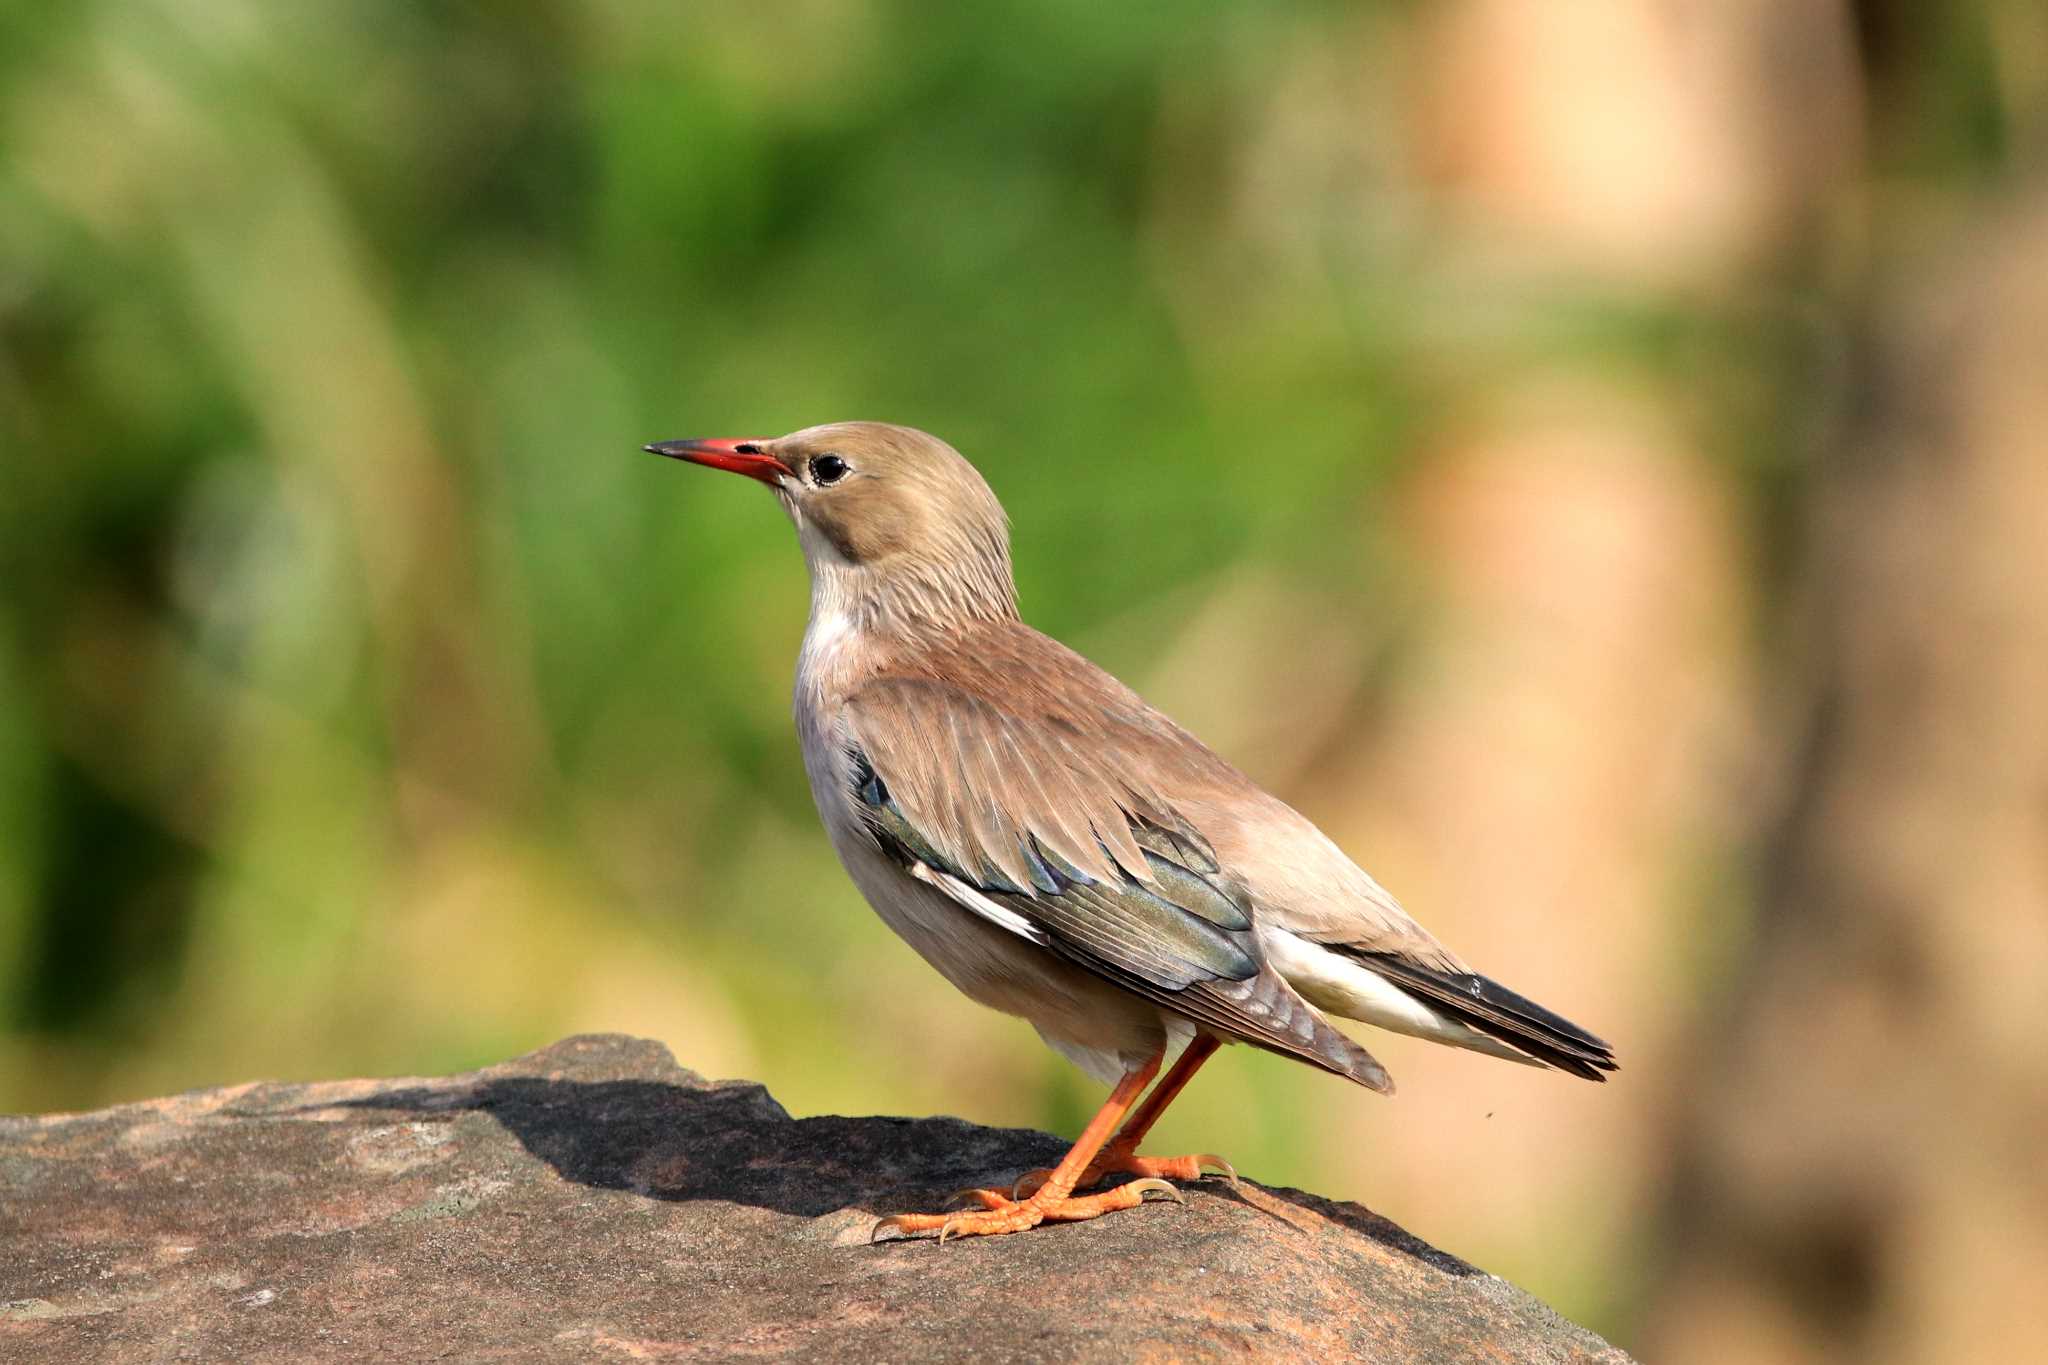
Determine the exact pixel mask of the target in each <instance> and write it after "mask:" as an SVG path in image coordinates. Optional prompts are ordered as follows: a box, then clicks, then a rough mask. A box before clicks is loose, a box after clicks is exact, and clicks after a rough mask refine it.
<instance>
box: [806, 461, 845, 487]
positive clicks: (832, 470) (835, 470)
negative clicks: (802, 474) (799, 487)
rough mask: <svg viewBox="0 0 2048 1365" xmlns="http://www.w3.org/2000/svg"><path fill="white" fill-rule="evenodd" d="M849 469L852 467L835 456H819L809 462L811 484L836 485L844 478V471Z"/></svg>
mask: <svg viewBox="0 0 2048 1365" xmlns="http://www.w3.org/2000/svg"><path fill="white" fill-rule="evenodd" d="M851 468H853V466H852V465H850V464H848V463H847V462H846V461H844V460H842V459H840V458H839V457H838V456H837V455H819V456H817V457H816V458H814V459H813V460H812V461H811V482H812V483H819V484H824V483H838V482H839V481H840V480H841V479H843V478H845V477H846V471H847V470H849V469H851Z"/></svg>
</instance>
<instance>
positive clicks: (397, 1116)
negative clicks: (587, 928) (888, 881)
mask: <svg viewBox="0 0 2048 1365" xmlns="http://www.w3.org/2000/svg"><path fill="white" fill-rule="evenodd" d="M1062 1150H1063V1144H1062V1143H1061V1142H1060V1141H1058V1140H1057V1139H1055V1138H1052V1137H1049V1136H1047V1135H1045V1134H1043V1133H1031V1132H1021V1131H1007V1130H997V1129H989V1128H978V1127H975V1126H974V1125H972V1124H968V1123H963V1122H961V1121H960V1120H958V1119H947V1118H942V1119H889V1118H867V1119H855V1118H815V1119H791V1118H790V1117H789V1115H788V1114H786V1113H785V1112H784V1111H783V1109H782V1107H781V1106H780V1105H778V1104H776V1102H775V1101H774V1100H773V1099H771V1098H769V1096H768V1093H767V1092H766V1091H765V1090H763V1089H762V1088H761V1087H760V1086H758V1085H748V1084H741V1083H736V1082H710V1081H706V1080H704V1079H703V1078H701V1077H699V1076H696V1075H694V1074H692V1073H691V1072H689V1071H686V1070H683V1069H682V1068H680V1067H678V1066H677V1065H676V1064H675V1061H674V1059H673V1058H671V1057H670V1056H669V1054H668V1052H667V1051H666V1050H665V1049H664V1048H662V1047H661V1046H660V1045H659V1044H656V1043H650V1042H644V1041H641V1040H637V1039H631V1038H622V1037H588V1038H571V1039H568V1040H567V1041H565V1042H561V1043H557V1044H556V1045H555V1046H553V1047H550V1048H547V1049H545V1050H543V1051H540V1052H536V1053H534V1054H532V1055H531V1056H528V1057H522V1058H520V1059H518V1060H517V1061H513V1062H508V1063H506V1064H505V1065H503V1066H496V1067H491V1068H489V1069H487V1070H484V1071H478V1072H472V1073H470V1074H468V1075H462V1076H450V1077H446V1078H443V1079H436V1080H416V1079H415V1080H396V1081H375V1080H359V1081H335V1082H327V1083H322V1084H314V1085H285V1084H275V1083H261V1084H252V1085H240V1086H232V1087H229V1088H227V1089H223V1090H203V1091H194V1092H192V1093H190V1094H186V1095H178V1096H174V1097H172V1098H169V1099H162V1100H152V1101H148V1102H146V1103H142V1104H129V1105H123V1106H121V1107H119V1108H115V1109H107V1110H102V1111H100V1112H98V1113H92V1114H74V1115H49V1116H43V1117H30V1118H0V1359H4V1360H9V1361H14V1360H20V1361H29V1360H37V1361H57V1360H63V1361H87V1360H107V1361H166V1360H208V1361H212V1360H220V1361H245V1360H294V1361H318V1360H335V1361H343V1360H361V1359H367V1358H380V1359H385V1358H388V1359H402V1360H435V1359H443V1358H446V1359H454V1360H481V1359H508V1360H608V1359H679V1358H690V1357H721V1358H722V1357H731V1356H758V1357H769V1358H775V1359H790V1360H832V1361H839V1360H881V1359H892V1360H911V1361H916V1360H957V1359H960V1358H963V1357H973V1358H975V1359H977V1360H991V1361H998V1360H1020V1361H1021V1360H1031V1361H1039V1360H1127V1359H1183V1358H1189V1357H1208V1356H1245V1355H1250V1356H1254V1357H1273V1358H1284V1359H1297V1360H1298V1359H1308V1358H1315V1359H1318V1360H1335V1359H1373V1360H1402V1361H1408V1360H1427V1361H1450V1360H1482V1359H1483V1360H1489V1361H1499V1360H1510V1359H1511V1360H1524V1361H1567V1360H1570V1361H1577V1360H1606V1361H1621V1360H1625V1359H1626V1357H1624V1356H1623V1355H1622V1354H1621V1353H1620V1352H1619V1351H1617V1350H1615V1349H1614V1348H1612V1347H1610V1346H1608V1345H1606V1344H1605V1343H1604V1342H1602V1341H1601V1340H1600V1339H1599V1338H1597V1337H1595V1336H1593V1335H1591V1334H1590V1333H1587V1332H1585V1331H1583V1330H1581V1329H1579V1328H1577V1327H1574V1326H1572V1325H1571V1324H1570V1323H1567V1322H1565V1321H1564V1320H1563V1319H1561V1318H1559V1317H1558V1316H1557V1315H1556V1314H1554V1313H1552V1312H1551V1311H1550V1310H1549V1309H1547V1308H1545V1307H1543V1306H1542V1305H1541V1304H1539V1303H1537V1302H1536V1301H1535V1300H1534V1299H1531V1298H1530V1297H1529V1296H1528V1295H1526V1294H1524V1293H1522V1292H1521V1291H1520V1290H1518V1289H1515V1288H1514V1287H1512V1286H1510V1285H1508V1284H1507V1283H1505V1282H1504V1281H1502V1280H1499V1279H1496V1278H1494V1277H1492V1276H1490V1275H1487V1274H1484V1273H1483V1272H1481V1271H1478V1270H1475V1269H1474V1268H1473V1267H1471V1266H1469V1265H1466V1264H1465V1263H1464V1262H1462V1261H1459V1260H1457V1259H1456V1258H1454V1257H1451V1256H1447V1255H1445V1254H1444V1253H1442V1252H1440V1251H1435V1250H1432V1249H1431V1248H1430V1247H1428V1246H1425V1245H1424V1244H1423V1243H1421V1242H1419V1241H1417V1240H1416V1239H1415V1238H1413V1237H1410V1236H1409V1235H1408V1234H1407V1233H1405V1232H1403V1231H1401V1230H1400V1229H1399V1228H1397V1227H1395V1226H1394V1225H1393V1224H1391V1223H1389V1222H1387V1221H1385V1220H1384V1219H1381V1218H1379V1217H1377V1216H1375V1215H1373V1214H1371V1213H1368V1212H1367V1211H1366V1210H1364V1209H1362V1208H1359V1207H1358V1206H1357V1205H1354V1204H1339V1203H1333V1202H1331V1201H1329V1200H1326V1199H1318V1198H1316V1197H1314V1196H1313V1195H1306V1194H1302V1193H1299V1192H1297V1191H1294V1190H1268V1189H1263V1188H1260V1187H1258V1186H1255V1185H1252V1184H1250V1183H1249V1182H1247V1183H1246V1185H1245V1186H1244V1188H1243V1190H1242V1192H1241V1193H1232V1192H1231V1191H1229V1190H1228V1189H1227V1188H1226V1187H1223V1186H1221V1185H1217V1184H1213V1183H1204V1184H1200V1185H1194V1186H1191V1187H1189V1189H1188V1200H1187V1203H1186V1204H1185V1205H1182V1206H1175V1205H1173V1204H1171V1203H1151V1204H1146V1205H1145V1206H1143V1207H1141V1208H1138V1209H1134V1210H1131V1211H1129V1212H1125V1213H1120V1214H1116V1215H1113V1216H1111V1217H1107V1218H1103V1219H1101V1220H1099V1221H1096V1222H1091V1223H1082V1224H1071V1225H1065V1226H1050V1227H1043V1228H1039V1229H1037V1230H1034V1231H1032V1232H1029V1233H1026V1234H1024V1235H1022V1236H1014V1237H1000V1238H989V1239H986V1240H970V1241H964V1242H953V1243H949V1244H947V1245H945V1246H939V1245H937V1244H936V1243H934V1242H931V1241H917V1242H896V1243H889V1244H884V1245H880V1246H869V1245H867V1241H866V1239H867V1234H868V1230H869V1228H870V1227H871V1226H872V1224H873V1223H874V1221H875V1219H876V1218H877V1216H879V1215H882V1214H887V1213H892V1212H902V1211H906V1210H931V1209H935V1208H937V1207H939V1205H940V1203H941V1202H942V1201H943V1200H944V1198H945V1197H946V1195H947V1194H948V1193H949V1192H951V1191H952V1190H954V1189H957V1188H959V1187H961V1186H965V1185H968V1184H991V1183H1000V1182H1006V1181H1008V1180H1010V1179H1012V1178H1014V1177H1015V1176H1016V1175H1017V1174H1018V1173H1020V1172H1022V1171H1024V1170H1026V1169H1028V1168H1031V1167H1034V1166H1041V1165H1047V1164H1050V1163H1051V1162H1053V1161H1054V1160H1057V1159H1058V1157H1059V1156H1060V1154H1061V1152H1062Z"/></svg>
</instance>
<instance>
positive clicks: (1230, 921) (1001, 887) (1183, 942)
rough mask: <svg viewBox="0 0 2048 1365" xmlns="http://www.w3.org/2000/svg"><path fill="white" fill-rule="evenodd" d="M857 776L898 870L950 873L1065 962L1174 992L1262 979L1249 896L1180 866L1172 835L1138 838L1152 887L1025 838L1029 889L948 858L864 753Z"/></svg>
mask: <svg viewBox="0 0 2048 1365" xmlns="http://www.w3.org/2000/svg"><path fill="white" fill-rule="evenodd" d="M854 773H855V781H854V794H855V797H856V798H857V799H858V800H859V802H860V805H861V810H862V814H863V816H864V817H865V819H866V820H867V822H868V826H869V828H870V829H871V830H872V831H873V832H874V834H875V836H876V838H877V840H878V842H880V843H881V845H882V846H883V848H884V849H885V850H886V851H888V852H890V853H891V854H892V856H894V857H896V858H897V860H898V861H900V862H903V863H905V864H906V865H908V864H911V863H922V864H924V865H925V866H927V867H930V868H934V869H936V870H938V871H940V872H943V873H945V874H946V875H947V876H949V877H952V878H953V879H955V880H956V881H958V882H960V883H962V884H963V885H965V886H967V887H968V888H970V889H971V890H973V891H975V892H978V893H979V894H980V895H982V896H984V897H986V898H987V899H988V900H990V901H992V902H994V903H995V904H996V905H999V906H1001V907H1003V908H1004V909H1006V910H1009V911H1011V912H1012V913H1014V914H1015V915H1017V916H1018V917H1019V918H1020V919H1022V920H1025V921H1027V922H1029V923H1030V924H1032V925H1034V926H1036V927H1037V928H1038V929H1040V930H1042V931H1043V933H1044V934H1045V935H1046V937H1047V938H1048V939H1050V940H1051V943H1052V944H1053V945H1054V946H1056V947H1057V948H1058V949H1059V950H1060V951H1061V952H1062V953H1063V954H1065V955H1067V956H1070V957H1073V958H1076V959H1079V960H1081V961H1082V962H1083V963H1084V964H1085V965H1087V966H1090V967H1092V968H1095V969H1096V970H1098V971H1102V972H1104V974H1106V975H1110V976H1113V977H1115V978H1118V979H1121V980H1124V981H1126V983H1127V984H1128V983H1131V982H1142V983H1144V984H1145V985H1147V986H1149V987H1151V988H1152V989H1153V990H1156V991H1169V992H1181V991H1185V990H1187V989H1188V988H1190V987H1192V986H1195V985H1196V984H1198V983H1200V982H1204V981H1215V980H1225V981H1244V980H1248V979H1250V978H1251V977H1253V976H1256V975H1257V974H1258V970H1259V959H1258V956H1257V948H1256V946H1255V944H1254V942H1253V940H1252V919H1251V914H1250V909H1249V906H1248V905H1247V904H1246V903H1245V902H1244V900H1243V893H1242V892H1241V891H1235V890H1233V889H1229V888H1226V887H1225V886H1222V885H1219V884H1218V882H1217V881H1216V880H1211V877H1212V876H1214V874H1213V873H1210V874H1209V875H1204V874H1203V873H1202V872H1198V871H1196V870H1194V869H1192V868H1189V867H1188V866H1186V865H1184V864H1183V863H1182V862H1179V861H1176V856H1179V857H1187V852H1186V847H1185V841H1184V840H1179V839H1176V838H1175V837H1174V836H1173V835H1172V834H1171V833H1170V832H1168V831H1164V830H1160V829H1157V828H1155V827H1152V826H1148V825H1143V824H1134V826H1133V829H1132V836H1133V838H1135V839H1136V840H1137V843H1138V846H1139V848H1140V849H1141V850H1142V852H1143V854H1144V858H1145V862H1146V865H1147V868H1148V869H1149V871H1150V872H1151V874H1152V879H1153V883H1154V884H1153V885H1151V886H1147V885H1145V884H1144V883H1142V882H1140V881H1138V880H1137V879H1136V878H1133V877H1131V876H1129V875H1128V874H1126V873H1123V872H1122V871H1121V869H1118V872H1117V874H1116V875H1115V878H1114V879H1113V880H1112V879H1111V878H1107V877H1095V876H1091V875H1089V874H1088V873H1086V872H1083V871H1082V870H1081V869H1079V868H1077V867H1075V866H1074V865H1073V864H1071V863H1069V862H1068V861H1067V860H1066V859H1064V858H1062V857H1061V856H1059V855H1058V854H1057V853H1053V852H1051V851H1050V850H1048V849H1046V848H1044V847H1042V846H1041V845H1039V844H1038V843H1037V841H1036V840H1033V839H1030V838H1029V837H1028V836H1026V838H1025V840H1024V844H1023V846H1022V847H1021V848H1020V849H1019V850H1018V852H1019V855H1020V857H1021V859H1022V862H1023V865H1024V867H1025V868H1026V869H1027V870H1028V874H1029V875H1028V880H1029V882H1030V885H1029V886H1028V887H1026V886H1024V885H1020V884H1019V883H1018V882H1017V881H1014V880H1012V879H1011V878H1009V877H1007V876H1005V875H1004V874H1002V873H1000V872H997V871H995V870H994V869H993V868H990V867H985V866H984V867H981V868H975V869H970V868H966V867H962V866H960V865H959V863H958V862H956V861H955V860H953V859H949V858H947V857H945V856H944V855H943V854H942V853H940V851H939V850H938V849H937V848H936V847H935V846H934V844H933V842H932V841H931V840H930V839H928V838H927V837H926V836H925V835H924V834H923V833H922V832H921V831H920V830H919V829H918V828H917V827H916V826H915V825H914V824H913V823H912V822H911V820H910V818H909V817H908V816H907V815H906V814H905V813H904V811H903V809H902V807H901V806H900V805H899V804H898V803H897V802H896V801H895V799H894V798H893V796H892V795H891V794H890V792H889V790H888V787H887V785H886V784H885V783H884V782H883V781H882V780H881V778H880V777H878V776H877V775H876V774H875V771H874V768H873V766H872V765H871V764H869V762H868V760H867V758H866V756H865V755H864V754H860V753H858V752H856V753H855V755H854ZM1189 861H1194V860H1193V859H1192V858H1190V859H1189ZM1112 866H1114V864H1112ZM1212 866H1213V865H1212ZM1147 993H1148V994H1149V993H1150V992H1149V991H1148V992H1147Z"/></svg>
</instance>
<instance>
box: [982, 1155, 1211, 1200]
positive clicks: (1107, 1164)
mask: <svg viewBox="0 0 2048 1365" xmlns="http://www.w3.org/2000/svg"><path fill="white" fill-rule="evenodd" d="M1212 1172H1213V1173H1214V1174H1216V1175H1219V1176H1221V1177H1222V1178H1223V1180H1224V1182H1225V1183H1226V1184H1228V1185H1229V1186H1230V1188H1231V1189H1233V1190H1234V1189H1236V1188H1237V1167H1235V1166H1233V1165H1231V1164H1230V1163H1229V1162H1228V1161H1225V1160H1224V1159H1223V1158H1222V1157H1220V1156H1217V1155H1216V1154H1215V1153H1214V1152H1199V1153H1196V1154H1195V1155H1193V1156H1139V1155H1138V1154H1137V1153H1136V1152H1134V1151H1129V1150H1126V1149H1123V1148H1116V1147H1105V1148H1104V1149H1103V1150H1102V1152H1101V1154H1100V1155H1098V1156H1097V1157H1096V1158H1095V1160H1093V1161H1091V1162H1089V1163H1088V1169H1087V1170H1085V1171H1083V1172H1081V1178H1080V1179H1079V1180H1077V1181H1075V1182H1074V1188H1075V1189H1086V1188H1088V1187H1089V1186H1090V1185H1097V1184H1100V1183H1101V1182H1102V1181H1103V1180H1104V1179H1106V1178H1107V1177H1109V1176H1112V1175H1135V1176H1138V1177H1140V1178H1141V1179H1143V1180H1200V1179H1202V1178H1203V1177H1204V1176H1206V1175H1209V1174H1211V1173H1212ZM1051 1176H1052V1172H1051V1171H1043V1170H1041V1171H1026V1172H1025V1173H1024V1174H1023V1175H1020V1176H1018V1177H1017V1183H1016V1184H1015V1185H1012V1186H1011V1187H1010V1197H1011V1198H1012V1199H1023V1198H1026V1197H1028V1196H1030V1195H1032V1194H1034V1193H1036V1192H1037V1190H1038V1189H1039V1187H1040V1186H1042V1185H1044V1184H1045V1182H1046V1181H1047V1180H1048V1179H1049V1178H1050V1177H1051Z"/></svg>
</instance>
